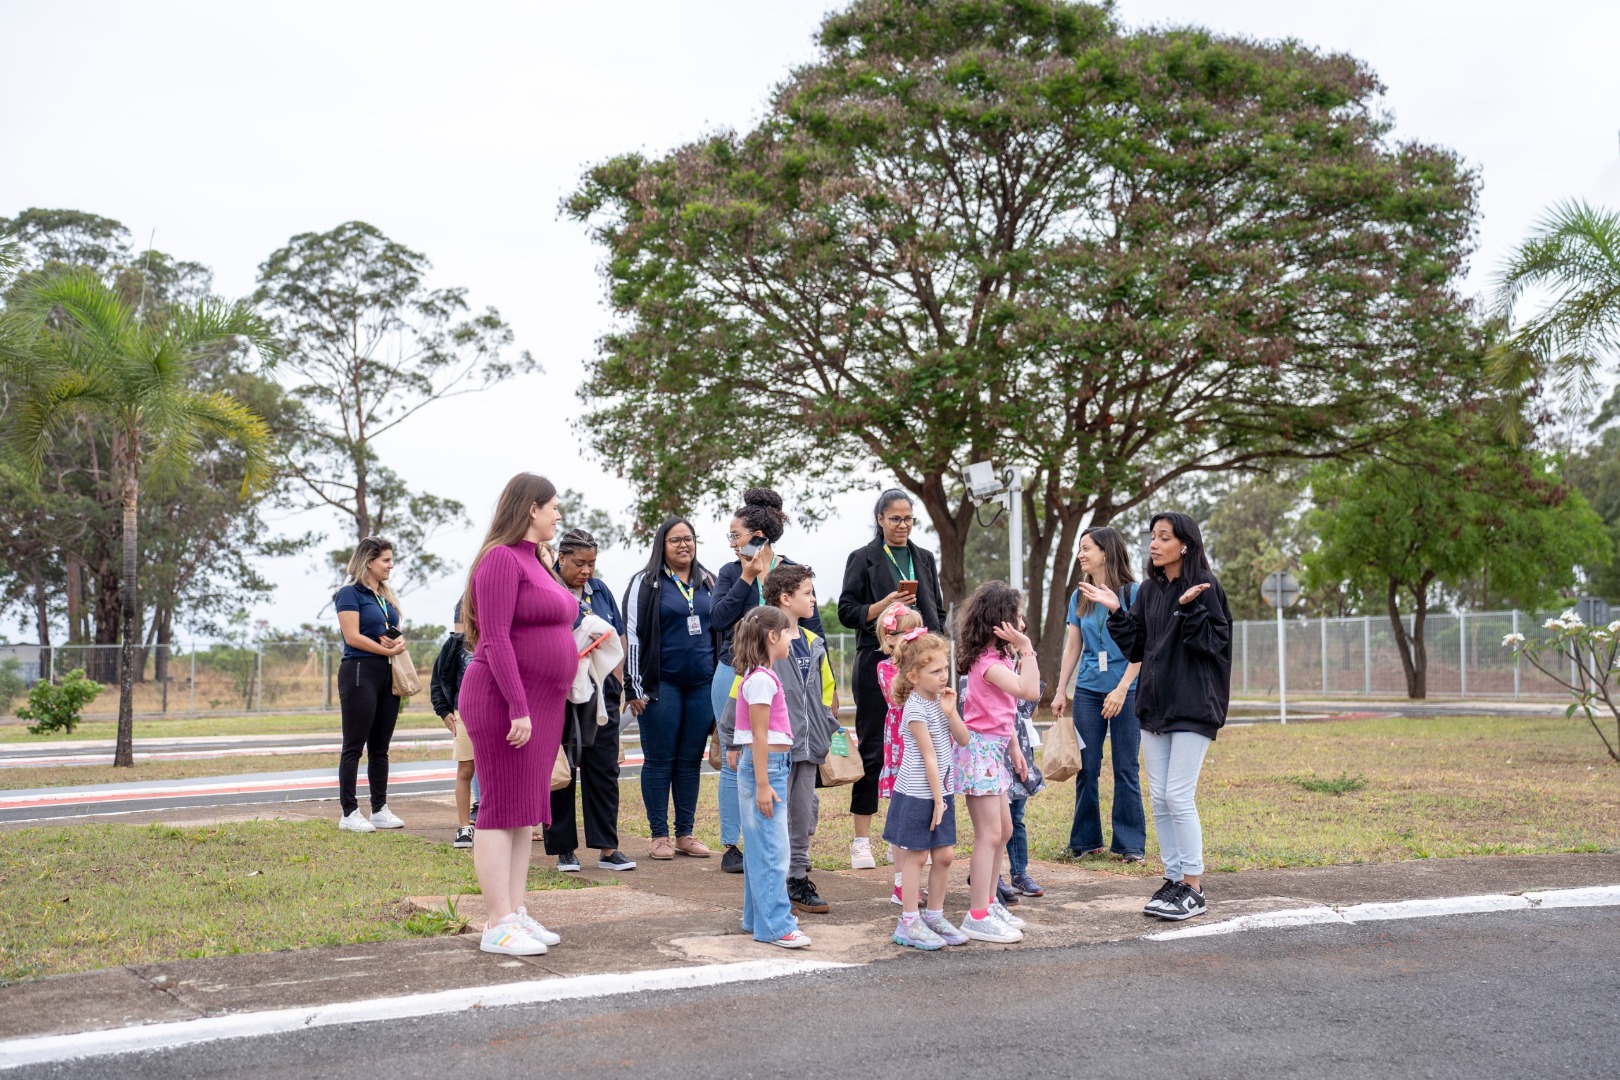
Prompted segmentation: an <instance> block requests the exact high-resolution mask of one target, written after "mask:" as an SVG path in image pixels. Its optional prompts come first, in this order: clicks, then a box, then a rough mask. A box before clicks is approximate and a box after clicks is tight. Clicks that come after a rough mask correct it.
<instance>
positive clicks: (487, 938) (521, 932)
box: [478, 915, 546, 956]
mask: <svg viewBox="0 0 1620 1080" xmlns="http://www.w3.org/2000/svg"><path fill="white" fill-rule="evenodd" d="M478 947H479V948H480V949H482V950H483V951H484V952H487V953H499V954H500V955H502V956H544V955H545V951H546V943H545V942H543V941H541V940H539V939H538V938H535V937H532V936H530V934H529V932H528V931H527V930H525V929H524V928H523V924H522V923H520V922H519V921H518V919H517V916H516V915H508V916H507V917H506V918H504V919H502V920H501V921H500V922H498V923H496V924H495V925H494V926H490V927H486V928H485V929H484V936H483V937H482V938H480V939H479V940H478Z"/></svg>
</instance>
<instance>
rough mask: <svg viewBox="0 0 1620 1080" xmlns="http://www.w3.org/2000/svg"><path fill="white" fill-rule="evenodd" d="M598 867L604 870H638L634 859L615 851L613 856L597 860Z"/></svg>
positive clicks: (605, 856) (604, 856)
mask: <svg viewBox="0 0 1620 1080" xmlns="http://www.w3.org/2000/svg"><path fill="white" fill-rule="evenodd" d="M596 865H597V866H599V867H601V868H602V869H603V870H634V869H635V868H636V860H634V859H632V858H631V857H630V856H628V855H626V854H625V853H624V852H622V851H615V852H614V853H613V854H611V855H603V856H602V857H601V858H599V859H597V860H596Z"/></svg>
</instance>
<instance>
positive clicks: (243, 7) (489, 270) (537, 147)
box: [0, 0, 1620, 630]
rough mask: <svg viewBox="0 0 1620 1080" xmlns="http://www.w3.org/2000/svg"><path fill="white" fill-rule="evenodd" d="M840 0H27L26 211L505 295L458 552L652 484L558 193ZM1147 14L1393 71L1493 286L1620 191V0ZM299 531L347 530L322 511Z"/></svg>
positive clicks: (741, 101)
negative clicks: (620, 445)
mask: <svg viewBox="0 0 1620 1080" xmlns="http://www.w3.org/2000/svg"><path fill="white" fill-rule="evenodd" d="M832 6H833V5H832V4H831V3H830V2H829V0H811V2H808V3H806V2H790V0H774V2H772V3H769V4H762V3H758V2H755V3H740V2H717V0H705V2H703V3H697V2H695V0H694V2H672V0H660V2H647V0H638V2H629V0H619V2H617V3H613V4H572V5H563V4H534V3H476V4H463V5H454V6H447V5H444V4H424V3H401V2H397V0H396V2H391V3H359V2H352V0H350V2H344V3H330V2H328V3H320V4H316V3H308V2H280V3H276V4H262V3H260V4H246V3H229V4H221V3H189V4H188V3H177V2H163V0H156V2H143V3H139V4H136V3H123V4H116V3H110V2H102V3H93V2H82V0H81V2H75V0H54V2H52V3H50V4H42V3H26V2H22V0H0V42H4V53H5V61H4V63H3V64H0V214H5V215H7V216H9V215H12V214H15V213H16V212H18V211H20V210H22V209H24V208H26V207H30V206H39V207H63V208H74V209H79V210H85V211H90V212H93V213H97V214H102V215H105V216H108V217H112V218H116V219H118V220H120V221H122V222H123V223H124V224H125V225H127V226H128V227H129V228H130V230H131V231H132V232H133V233H134V234H135V237H136V238H137V241H138V243H140V244H142V245H144V243H145V240H146V238H147V236H148V234H149V233H150V232H151V231H152V230H154V229H155V230H156V240H155V246H156V247H158V248H159V249H161V250H163V251H167V252H170V253H171V254H173V255H176V256H178V257H182V258H187V259H194V260H197V261H200V262H203V263H206V264H207V265H209V266H211V267H212V268H213V269H214V272H215V283H216V287H217V288H218V289H219V291H220V292H222V293H223V294H225V295H227V296H237V295H243V294H246V293H247V292H249V291H251V289H252V287H253V280H254V274H255V270H256V268H257V266H258V264H259V262H260V261H262V260H263V259H264V257H265V256H266V255H268V254H269V253H270V252H271V251H272V250H274V249H275V248H277V247H279V246H280V245H281V244H283V243H284V242H285V241H286V240H287V238H288V237H290V236H292V235H294V234H295V233H299V232H304V231H323V230H326V229H330V228H332V227H334V226H336V225H338V224H340V223H342V222H344V221H348V220H351V219H356V218H358V219H361V220H365V221H369V222H371V223H372V224H374V225H376V226H378V227H379V228H381V229H382V230H383V231H384V232H385V233H387V234H388V235H389V236H390V237H392V238H393V239H395V240H398V241H400V242H402V243H405V244H407V245H409V246H411V247H413V248H415V249H417V250H419V251H422V252H424V253H426V254H427V255H428V256H429V257H430V258H431V259H432V260H433V263H434V266H435V270H436V275H437V276H436V278H435V281H434V284H437V285H462V286H466V287H468V288H469V289H470V299H471V301H472V302H473V304H474V306H475V307H481V306H483V305H486V304H493V305H495V306H496V307H498V308H499V309H500V310H501V312H502V313H503V314H504V315H505V316H506V318H507V319H508V320H509V321H510V322H511V324H512V326H513V328H514V330H515V332H516V335H517V339H518V341H519V343H520V344H521V345H522V346H524V347H526V348H528V349H530V350H531V351H533V352H534V354H535V355H536V356H538V357H540V358H541V359H542V360H543V361H544V363H545V365H546V372H545V374H544V375H540V376H532V377H528V378H524V379H522V380H520V381H517V382H515V383H513V384H508V385H506V386H503V387H502V388H501V389H499V390H498V391H495V392H491V393H488V394H484V395H480V396H475V397H471V398H465V399H461V400H459V401H452V402H446V403H443V404H441V405H437V406H435V407H433V408H431V409H429V410H427V411H425V412H424V413H422V414H420V415H419V416H418V417H416V418H415V419H414V420H413V421H411V422H410V423H408V424H407V425H405V426H404V427H402V428H401V429H399V430H398V431H397V432H396V433H394V434H392V435H390V436H388V437H387V438H386V440H385V441H383V442H382V443H381V451H382V454H383V456H384V457H385V459H386V460H387V463H388V464H389V465H390V466H391V467H393V468H394V469H396V470H397V471H399V472H400V473H401V474H402V475H404V476H406V477H408V478H410V479H411V480H412V481H413V482H414V483H415V484H416V485H418V486H419V487H421V488H423V489H425V490H428V491H432V492H436V493H439V494H443V495H449V496H453V497H456V498H459V499H461V500H463V501H464V502H465V503H466V504H467V507H468V511H469V513H470V515H471V517H472V518H473V519H474V522H475V525H474V527H473V530H471V531H469V532H468V533H467V534H466V535H459V536H450V535H447V536H441V537H438V538H436V540H435V543H434V547H435V549H436V550H437V551H439V552H440V553H441V554H444V555H446V556H448V557H451V558H454V559H456V560H458V561H462V562H465V560H466V559H467V558H468V556H469V555H470V554H471V550H472V549H474V548H475V547H476V543H477V540H478V538H479V536H481V535H482V530H483V528H484V527H485V524H486V522H487V515H488V512H489V510H490V508H491V506H492V504H493V502H494V498H495V496H496V495H497V494H498V492H499V490H500V488H501V486H502V484H503V483H504V482H505V481H506V479H507V478H508V477H509V476H510V475H511V474H512V473H513V472H516V471H518V470H521V469H533V470H536V471H540V472H543V473H545V474H546V475H548V476H550V477H552V478H553V479H554V480H556V481H557V482H558V484H559V486H565V487H575V488H579V489H581V490H583V491H586V492H588V493H589V494H590V497H591V500H592V503H593V505H597V506H600V507H602V508H604V509H608V510H611V511H614V512H616V513H617V512H621V511H622V510H623V508H624V506H625V505H626V504H627V503H628V501H629V499H628V489H627V488H626V487H625V486H624V485H623V484H622V483H621V482H619V481H618V480H616V479H614V478H612V477H610V476H607V475H605V474H604V472H603V470H602V469H601V468H600V467H599V466H598V465H596V464H595V463H593V462H591V461H589V460H586V459H584V458H583V456H582V455H581V454H580V452H579V451H578V450H577V449H576V447H575V443H574V439H573V436H572V434H571V433H570V430H569V428H568V426H567V423H566V416H565V415H564V413H563V411H562V410H563V409H564V408H571V407H572V406H573V403H574V401H575V398H574V391H575V389H576V387H577V385H578V382H579V378H580V375H581V372H582V365H581V361H582V360H583V358H585V357H587V356H588V355H590V352H591V350H592V348H593V343H594V341H595V340H596V338H597V337H598V335H600V334H601V333H602V331H603V330H604V329H605V328H606V326H607V322H608V318H607V313H606V311H605V309H604V307H603V304H602V301H601V288H600V283H599V280H598V278H597V276H596V272H595V268H596V265H597V262H598V252H597V251H596V250H594V249H593V248H592V247H591V245H590V244H589V243H588V242H587V241H586V239H585V238H584V236H583V235H582V233H581V231H580V230H579V229H578V228H577V227H576V226H575V225H573V224H572V223H570V222H567V221H564V220H561V219H560V218H559V215H558V213H557V206H558V201H559V200H560V199H561V198H562V196H563V195H564V194H565V193H566V192H567V191H569V190H570V189H571V188H572V187H573V186H574V184H575V182H576V181H577V179H578V177H579V175H580V174H581V172H582V171H583V170H584V169H585V168H586V167H587V166H588V165H590V164H592V163H594V162H596V161H598V160H600V159H602V158H605V157H607V156H609V155H611V154H614V153H617V152H622V151H625V150H631V149H643V150H646V151H651V152H658V151H662V150H666V149H669V148H671V147H673V146H676V145H679V144H681V143H683V142H686V141H688V140H690V139H693V138H695V137H697V136H699V135H701V134H702V133H704V132H705V131H708V130H711V129H713V128H716V127H726V126H734V127H746V126H748V125H749V124H751V123H752V122H754V121H755V120H757V119H758V118H759V116H760V114H761V111H762V107H763V104H764V102H765V100H766V97H767V94H768V91H769V90H770V88H771V87H772V86H773V85H774V84H775V83H776V82H778V81H779V80H780V79H781V78H782V77H783V76H784V75H785V74H786V72H787V71H788V70H789V69H790V68H791V67H792V66H794V65H796V64H800V63H804V62H807V61H809V60H812V59H813V58H814V55H815V50H814V48H813V47H812V44H811V36H812V34H813V33H814V32H815V30H816V27H817V25H818V23H819V22H820V19H821V16H822V13H823V12H824V11H825V10H828V9H829V8H830V7H832ZM1117 10H1118V13H1119V15H1120V17H1121V18H1122V19H1123V20H1124V21H1125V22H1127V23H1128V24H1131V25H1144V24H1160V25H1166V24H1186V23H1201V24H1203V25H1205V26H1209V27H1211V28H1212V29H1215V30H1218V31H1223V32H1229V33H1238V34H1245V35H1249V36H1254V37H1261V38H1283V37H1292V38H1297V39H1299V40H1301V41H1303V42H1306V43H1308V44H1310V45H1313V46H1317V47H1320V48H1322V49H1326V50H1332V51H1345V52H1349V53H1352V54H1353V55H1355V56H1358V57H1360V58H1361V59H1362V60H1364V61H1366V62H1368V63H1369V64H1370V65H1371V66H1372V68H1373V69H1374V70H1375V71H1376V72H1377V73H1378V74H1379V76H1380V77H1381V79H1382V80H1383V82H1384V84H1385V85H1386V87H1387V96H1386V105H1387V107H1388V109H1389V110H1390V111H1392V112H1393V114H1394V115H1395V117H1396V120H1397V125H1398V128H1397V129H1398V133H1399V136H1400V137H1402V138H1410V139H1420V140H1423V141H1425V142H1433V143H1439V144H1442V145H1446V146H1450V147H1452V148H1454V149H1456V150H1457V151H1459V152H1460V153H1461V154H1462V155H1463V156H1464V157H1465V158H1466V159H1467V160H1468V161H1470V162H1472V163H1474V164H1476V165H1478V166H1479V167H1480V168H1481V169H1482V170H1483V175H1484V193H1483V200H1482V207H1483V219H1482V221H1481V224H1480V250H1479V254H1478V255H1477V256H1476V258H1475V261H1474V271H1473V276H1472V278H1471V284H1472V286H1473V287H1474V288H1475V289H1479V288H1482V287H1483V284H1484V281H1485V279H1486V277H1487V276H1488V274H1489V272H1490V270H1491V269H1492V268H1493V267H1495V266H1496V265H1497V264H1498V263H1499V262H1500V260H1501V259H1502V257H1503V256H1504V254H1505V252H1506V251H1507V249H1508V248H1509V247H1511V246H1512V244H1513V243H1515V242H1516V241H1517V240H1518V239H1520V238H1521V237H1522V235H1523V234H1524V232H1525V231H1526V229H1527V228H1529V226H1530V225H1531V224H1532V223H1533V222H1534V220H1535V219H1536V217H1537V216H1538V215H1539V214H1540V213H1541V212H1542V210H1543V209H1544V208H1545V207H1546V206H1547V205H1548V204H1550V203H1552V202H1553V201H1555V200H1558V199H1563V198H1572V197H1585V198H1587V199H1589V200H1593V201H1598V202H1606V203H1608V204H1609V205H1620V93H1617V90H1620V87H1617V82H1620V66H1617V65H1616V64H1615V63H1614V45H1615V42H1616V41H1620V4H1616V3H1614V2H1613V0H1562V2H1557V0H1554V2H1543V3H1539V4H1536V5H1534V6H1533V7H1531V8H1526V7H1525V6H1524V5H1522V4H1508V3H1503V2H1492V0H1472V2H1465V0H1362V2H1360V3H1356V4H1348V3H1344V2H1342V0H1334V2H1320V0H1223V2H1221V3H1219V4H1212V3H1209V2H1207V0H1205V2H1202V3H1199V2H1195V0H1121V2H1120V3H1119V4H1118V8H1117ZM875 492H876V487H874V489H873V493H872V494H875ZM870 504H871V495H870V494H866V493H862V494H859V495H853V496H851V497H849V498H847V499H846V500H844V502H843V503H842V504H841V510H840V513H839V514H838V515H836V516H835V517H834V519H833V520H831V521H830V522H829V523H827V524H826V525H823V526H822V527H821V528H820V529H819V530H817V531H814V532H803V531H795V532H793V533H792V534H790V537H789V538H788V539H787V540H784V542H783V545H782V547H783V550H784V551H787V552H788V553H790V554H792V555H793V556H794V557H796V558H799V559H801V560H802V561H807V562H809V563H811V564H812V565H814V566H816V567H817V568H819V569H820V571H821V591H822V593H823V594H827V593H830V592H833V591H835V590H836V588H837V579H838V578H839V576H840V575H841V574H842V571H843V563H844V557H845V555H846V554H847V553H848V551H849V550H850V549H851V548H853V547H855V546H857V545H858V544H860V543H861V542H863V541H864V539H865V538H866V535H867V534H866V532H865V527H866V526H865V522H866V521H867V520H868V517H867V514H868V512H869V507H870ZM790 510H791V507H790ZM278 525H280V526H281V527H284V528H288V529H293V528H297V529H303V528H311V527H325V528H328V529H330V530H331V531H334V532H335V531H337V522H336V521H335V520H334V519H332V518H330V517H326V516H321V515H313V516H309V517H306V518H304V519H300V520H288V521H285V522H279V523H278ZM698 531H699V538H700V541H701V542H702V557H703V558H704V560H705V561H706V562H708V563H709V564H710V565H711V566H718V565H720V564H721V563H722V562H723V561H724V560H725V559H726V558H728V557H729V554H728V553H727V552H726V550H725V547H724V541H723V539H722V534H723V531H724V530H723V527H722V525H721V523H720V522H719V521H718V520H716V521H700V522H699V524H698ZM401 554H402V555H403V556H406V557H408V556H409V554H410V553H409V552H402V553H401ZM644 559H645V555H644V553H641V552H633V551H629V550H623V549H621V550H615V551H610V552H608V553H606V554H605V555H604V557H603V559H602V564H601V565H602V568H603V572H604V576H605V577H606V578H607V579H608V580H609V581H610V582H611V583H612V584H613V585H614V587H615V588H616V589H617V588H620V587H621V586H622V583H623V582H624V581H625V579H626V578H627V577H628V575H629V573H630V571H631V570H632V569H633V567H634V566H635V565H636V564H639V563H641V562H643V561H644ZM273 576H274V578H275V580H277V581H278V582H279V583H280V588H279V589H278V591H277V592H276V594H275V595H274V596H273V597H271V598H269V599H267V600H265V601H263V602H261V603H259V604H258V605H256V609H255V611H254V614H255V615H256V616H260V617H264V618H268V619H270V620H271V622H272V623H273V624H275V625H277V626H295V625H297V624H298V623H300V622H304V621H308V620H313V619H316V618H318V617H323V616H322V609H323V606H324V605H325V604H326V602H327V597H328V596H329V592H330V584H331V583H330V580H329V577H328V573H327V571H326V570H325V569H323V568H322V567H320V566H319V565H318V556H317V555H316V554H314V553H311V554H310V555H307V556H304V557H301V558H296V559H290V560H286V561H285V563H284V564H283V565H278V566H276V567H274V568H273ZM459 590H460V582H459V580H452V581H447V582H440V583H438V584H436V585H434V586H432V587H430V588H426V589H422V590H419V591H418V592H416V593H414V594H412V595H410V596H407V597H406V598H405V603H404V605H403V606H404V607H405V609H406V613H407V615H408V616H409V617H411V618H413V619H415V620H417V621H423V622H448V621H449V613H450V606H451V603H452V602H453V599H454V597H455V595H456V594H457V593H458V592H459ZM324 617H326V618H330V613H329V612H327V613H326V614H325V615H324ZM4 629H8V630H9V629H11V627H4Z"/></svg>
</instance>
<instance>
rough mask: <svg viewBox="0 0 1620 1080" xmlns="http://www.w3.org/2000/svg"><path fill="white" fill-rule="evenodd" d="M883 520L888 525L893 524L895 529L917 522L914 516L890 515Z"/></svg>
mask: <svg viewBox="0 0 1620 1080" xmlns="http://www.w3.org/2000/svg"><path fill="white" fill-rule="evenodd" d="M883 520H884V521H887V522H888V523H889V524H890V525H893V526H894V527H895V528H897V529H898V528H900V527H901V526H903V525H904V526H910V525H915V524H916V523H917V519H916V518H914V517H890V518H884V519H883Z"/></svg>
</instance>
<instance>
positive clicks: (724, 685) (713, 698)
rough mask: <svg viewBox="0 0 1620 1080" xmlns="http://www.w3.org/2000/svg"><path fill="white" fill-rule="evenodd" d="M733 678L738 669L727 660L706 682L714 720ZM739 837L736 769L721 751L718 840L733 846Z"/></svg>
mask: <svg viewBox="0 0 1620 1080" xmlns="http://www.w3.org/2000/svg"><path fill="white" fill-rule="evenodd" d="M736 679H737V669H736V668H734V667H732V666H731V665H730V664H717V665H716V666H715V669H714V682H713V683H711V684H710V686H709V703H710V704H711V705H713V706H714V718H715V720H717V721H718V720H719V719H720V714H721V713H723V712H725V710H726V702H727V701H728V700H729V699H730V698H731V684H732V683H733V682H735V681H736ZM722 749H730V748H729V747H723V748H722ZM741 838H742V820H741V819H740V818H738V817H737V770H736V769H733V768H732V767H731V766H730V765H729V764H727V763H726V756H725V754H721V755H720V843H721V844H723V845H725V846H726V847H736V846H737V841H738V840H740V839H741Z"/></svg>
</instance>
